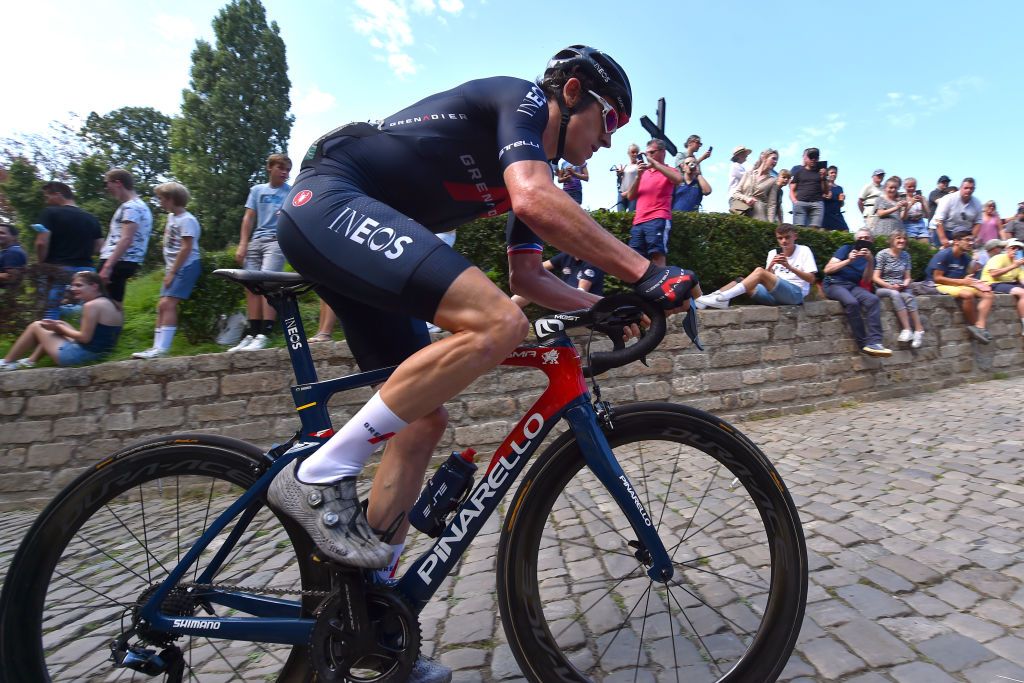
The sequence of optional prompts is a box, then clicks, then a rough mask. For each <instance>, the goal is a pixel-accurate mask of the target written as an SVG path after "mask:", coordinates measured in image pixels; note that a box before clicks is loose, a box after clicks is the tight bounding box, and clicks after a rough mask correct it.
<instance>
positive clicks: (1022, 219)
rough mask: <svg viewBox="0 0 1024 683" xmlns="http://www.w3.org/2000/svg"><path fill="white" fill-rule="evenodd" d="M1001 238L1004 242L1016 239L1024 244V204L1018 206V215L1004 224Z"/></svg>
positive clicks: (1000, 234)
mask: <svg viewBox="0 0 1024 683" xmlns="http://www.w3.org/2000/svg"><path fill="white" fill-rule="evenodd" d="M999 236H1000V237H1002V238H1003V239H1004V240H1009V239H1015V240H1018V241H1020V242H1024V202H1021V203H1020V204H1018V205H1017V215H1015V216H1013V217H1012V218H1008V219H1007V220H1006V223H1004V224H1003V227H1002V228H1001V229H1000V233H999Z"/></svg>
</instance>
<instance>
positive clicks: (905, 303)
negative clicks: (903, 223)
mask: <svg viewBox="0 0 1024 683" xmlns="http://www.w3.org/2000/svg"><path fill="white" fill-rule="evenodd" d="M906 249H907V235H906V234H905V233H904V232H903V231H902V230H896V231H895V232H893V233H892V234H890V235H889V248H888V249H882V250H881V251H880V252H878V253H877V254H876V255H875V270H874V274H873V275H872V278H871V279H872V282H874V285H875V295H876V296H878V297H879V298H883V297H888V298H890V299H892V307H893V310H895V311H896V317H897V318H898V319H899V321H900V325H901V327H900V336H899V337H898V338H897V341H900V342H910V346H911V347H913V348H915V349H918V348H921V343H922V340H923V339H924V325H922V324H921V316H919V315H918V314H917V299H915V298H914V295H913V294H912V293H911V291H910V254H909V253H907V251H906ZM911 322H913V323H914V331H913V332H911V331H910V323H911Z"/></svg>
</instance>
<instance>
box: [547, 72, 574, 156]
mask: <svg viewBox="0 0 1024 683" xmlns="http://www.w3.org/2000/svg"><path fill="white" fill-rule="evenodd" d="M555 101H556V102H558V111H560V112H562V118H561V122H560V123H559V126H558V149H557V150H556V151H555V156H554V157H553V158H551V159H548V161H549V162H551V163H552V164H557V163H558V162H559V161H561V159H562V154H563V153H564V152H565V134H566V131H568V129H569V119H570V118H572V115H573V114H575V113H576V109H577V108H576V107H570V106H569V105H567V104H566V103H565V98H564V97H563V96H562V91H561V90H559V91H558V94H557V95H556V96H555Z"/></svg>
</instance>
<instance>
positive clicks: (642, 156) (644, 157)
mask: <svg viewBox="0 0 1024 683" xmlns="http://www.w3.org/2000/svg"><path fill="white" fill-rule="evenodd" d="M636 163H638V164H646V163H647V155H645V154H644V153H643V152H637V155H636Z"/></svg>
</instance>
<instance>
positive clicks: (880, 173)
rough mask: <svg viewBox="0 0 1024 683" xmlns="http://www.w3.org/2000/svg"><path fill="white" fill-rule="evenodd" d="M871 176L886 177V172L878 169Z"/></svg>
mask: <svg viewBox="0 0 1024 683" xmlns="http://www.w3.org/2000/svg"><path fill="white" fill-rule="evenodd" d="M871 175H885V171H883V170H882V169H880V168H876V169H875V172H874V173H872V174H871Z"/></svg>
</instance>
